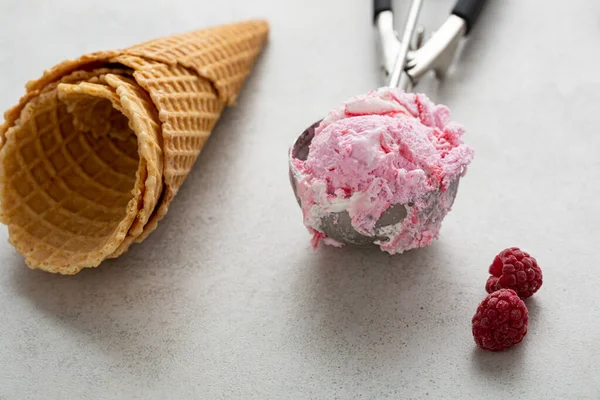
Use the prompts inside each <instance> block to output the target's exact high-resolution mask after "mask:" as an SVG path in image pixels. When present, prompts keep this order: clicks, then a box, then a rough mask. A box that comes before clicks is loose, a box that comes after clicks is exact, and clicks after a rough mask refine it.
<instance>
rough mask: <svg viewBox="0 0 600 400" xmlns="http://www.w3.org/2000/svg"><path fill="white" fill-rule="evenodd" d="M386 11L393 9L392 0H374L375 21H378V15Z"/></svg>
mask: <svg viewBox="0 0 600 400" xmlns="http://www.w3.org/2000/svg"><path fill="white" fill-rule="evenodd" d="M384 11H392V0H373V23H375V22H377V17H378V16H379V14H381V13H382V12H384Z"/></svg>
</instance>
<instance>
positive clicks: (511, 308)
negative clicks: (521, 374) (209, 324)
mask: <svg viewBox="0 0 600 400" xmlns="http://www.w3.org/2000/svg"><path fill="white" fill-rule="evenodd" d="M528 321H529V312H528V311H527V307H525V303H523V300H521V298H520V297H519V296H518V295H517V293H516V292H515V291H514V290H511V289H500V290H497V291H495V292H494V293H492V294H488V296H487V297H486V298H485V299H484V300H483V301H482V302H481V304H479V307H477V312H476V313H475V315H474V316H473V320H472V323H473V337H474V338H475V343H477V345H478V346H479V347H481V348H482V349H485V350H491V351H501V350H504V349H507V348H509V347H511V346H513V345H515V344H517V343H520V342H521V341H522V340H523V338H524V337H525V335H526V334H527V322H528Z"/></svg>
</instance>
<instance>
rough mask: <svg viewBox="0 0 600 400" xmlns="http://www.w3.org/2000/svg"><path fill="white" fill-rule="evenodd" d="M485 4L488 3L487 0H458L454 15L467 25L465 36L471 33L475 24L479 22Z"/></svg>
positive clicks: (453, 10) (453, 11)
mask: <svg viewBox="0 0 600 400" xmlns="http://www.w3.org/2000/svg"><path fill="white" fill-rule="evenodd" d="M485 3H487V0H458V2H457V3H456V5H455V6H454V8H453V9H452V14H454V15H456V16H457V17H460V18H462V19H464V20H465V23H466V24H467V30H466V32H465V35H467V34H468V33H469V32H470V31H471V29H472V28H473V26H474V25H475V22H477V18H479V14H481V10H483V7H484V6H485Z"/></svg>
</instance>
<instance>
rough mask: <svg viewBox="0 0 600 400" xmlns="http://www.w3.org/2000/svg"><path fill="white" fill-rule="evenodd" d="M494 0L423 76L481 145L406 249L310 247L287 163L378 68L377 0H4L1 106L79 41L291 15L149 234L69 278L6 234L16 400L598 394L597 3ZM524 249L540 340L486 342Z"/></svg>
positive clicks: (75, 49) (2, 278) (2, 329)
mask: <svg viewBox="0 0 600 400" xmlns="http://www.w3.org/2000/svg"><path fill="white" fill-rule="evenodd" d="M490 3H492V4H490V7H489V9H488V10H486V13H485V15H484V16H483V17H482V20H481V21H480V22H481V24H480V25H479V26H478V27H477V28H476V30H475V31H474V32H473V36H472V37H471V39H470V40H469V42H468V43H467V44H466V46H464V48H463V51H462V53H461V55H460V59H459V60H458V68H456V69H455V70H454V71H453V73H452V74H451V75H450V77H449V79H448V80H447V81H446V82H445V83H444V84H443V85H437V84H434V83H432V82H429V83H427V82H424V85H423V86H421V87H420V88H419V89H420V90H422V91H426V92H427V93H428V94H429V95H430V96H431V97H432V98H433V99H434V100H436V101H439V102H443V103H446V104H448V105H449V106H450V107H451V108H452V110H453V117H454V118H455V119H457V120H459V121H460V122H462V123H463V124H464V125H466V127H467V128H468V134H467V136H466V139H467V140H468V141H469V143H471V144H472V145H473V146H474V147H476V149H477V151H478V153H477V157H476V160H475V162H474V163H473V165H472V168H471V169H470V171H469V173H468V175H467V177H466V178H465V179H464V180H463V183H462V185H461V188H460V190H459V194H458V200H457V202H456V205H455V208H454V210H453V211H452V213H451V214H450V215H449V216H448V218H447V220H446V221H445V224H444V226H443V229H442V234H441V238H440V240H439V241H438V242H437V243H436V244H435V245H433V246H431V247H429V248H427V249H423V250H419V251H413V252H410V253H407V254H405V255H402V256H395V257H390V256H387V255H385V254H382V253H378V252H376V251H369V250H367V251H365V250H356V249H344V250H336V249H331V248H320V249H319V250H318V251H316V252H313V251H312V250H311V249H310V248H309V245H308V235H307V233H306V232H305V230H304V229H303V227H302V225H301V216H300V211H299V209H298V207H297V204H296V203H295V201H294V199H293V196H292V193H291V190H290V188H289V187H288V181H287V179H288V178H287V170H286V151H287V146H288V144H289V143H290V142H291V141H292V139H293V138H294V136H295V135H296V134H298V133H300V131H302V130H303V129H304V128H305V127H306V126H307V125H308V124H310V123H311V122H312V121H314V120H316V119H317V118H318V117H320V116H321V115H322V114H323V113H324V112H325V111H327V110H329V109H330V108H331V107H333V106H336V105H337V104H338V103H339V102H340V101H342V100H343V99H344V98H346V97H347V96H350V95H353V94H356V93H360V92H363V91H366V90H368V89H369V88H372V87H375V86H377V85H378V83H379V82H378V81H377V64H376V60H375V57H374V47H373V33H372V30H371V27H370V18H371V17H370V13H371V11H370V9H369V5H370V4H369V2H367V1H357V0H354V1H347V0H328V1H323V0H303V1H285V2H284V1H267V0H257V1H244V0H230V1H227V2H225V1H223V2H220V1H219V2H216V1H187V0H172V1H162V2H159V1H154V0H153V1H148V0H144V1H142V0H129V1H122V0H106V1H104V2H101V3H99V4H97V5H92V3H91V2H82V1H76V0H56V1H53V2H46V1H42V0H30V1H21V2H17V1H10V0H9V1H2V2H1V3H0V48H1V49H2V52H1V53H0V73H1V76H2V77H3V78H2V79H1V80H0V109H6V108H7V107H9V106H10V105H12V104H13V103H14V102H15V101H16V100H17V99H18V97H19V96H20V95H21V94H22V93H23V89H22V87H23V84H24V83H25V81H26V80H28V79H31V78H35V77H37V76H39V74H40V73H41V71H42V70H43V69H44V68H47V67H50V66H52V65H54V64H55V63H56V62H58V61H60V60H62V59H63V58H65V57H75V56H77V55H79V54H81V53H83V52H88V51H94V50H99V49H105V48H111V47H122V46H125V45H127V44H132V43H135V42H137V41H140V40H145V39H150V38H152V37H155V36H160V35H164V34H169V33H175V32H179V31H185V30H188V29H193V28H200V27H204V26H208V25H213V24H217V23H221V22H229V21H234V20H237V19H244V18H248V17H255V16H258V17H262V16H264V17H267V18H268V19H269V20H270V21H271V23H272V34H271V40H270V44H269V46H268V48H267V49H266V51H265V52H264V53H263V55H262V57H261V59H260V61H259V63H258V65H257V66H256V69H255V71H254V74H253V75H252V77H251V79H250V80H249V81H248V82H247V85H246V86H245V88H244V91H243V93H242V94H241V96H240V98H239V105H238V107H236V108H232V109H229V110H228V111H227V112H226V114H225V115H224V117H223V119H222V121H221V122H220V123H219V125H218V126H217V128H216V130H215V132H214V135H213V137H212V138H211V139H210V141H209V143H208V145H207V146H206V147H205V150H204V152H203V153H202V155H201V157H200V159H199V160H198V163H197V164H196V167H195V169H194V171H193V173H192V174H191V175H190V177H189V178H188V181H187V182H186V184H185V185H184V187H183V189H182V190H181V192H180V194H179V195H178V197H177V199H176V201H175V202H174V203H173V205H172V208H171V211H170V213H169V215H168V218H167V219H166V220H164V221H163V223H162V224H161V225H160V227H159V229H158V231H156V232H155V233H154V234H153V235H152V236H151V237H150V238H149V239H148V240H147V241H146V242H145V243H144V244H143V245H138V246H135V247H134V248H133V249H132V250H131V251H130V252H129V253H127V254H126V255H125V256H123V257H122V258H120V259H119V260H116V261H110V262H107V263H105V264H104V265H102V266H101V267H100V268H98V269H96V270H87V271H83V272H82V273H80V274H79V275H76V276H74V277H60V276H53V275H49V274H46V273H42V272H39V271H31V270H29V269H27V268H26V267H25V265H24V264H23V262H22V260H21V257H20V256H19V255H18V254H16V253H15V251H14V250H13V248H12V247H11V246H10V245H9V244H8V243H6V237H7V233H6V229H5V228H2V229H1V230H0V243H1V244H0V265H1V266H2V268H1V269H0V399H10V400H12V399H74V398H79V397H81V398H86V399H114V398H127V399H164V398H171V399H192V398H205V399H219V398H244V399H282V398H290V399H308V398H315V399H316V398H320V399H333V398H340V399H348V398H399V399H400V398H401V399H423V398H442V397H444V398H453V399H461V398H466V396H471V397H473V398H487V399H505V398H508V397H506V396H508V395H516V396H517V397H513V398H527V399H551V398H562V399H564V398H568V399H598V398H600V346H599V345H598V338H600V310H599V304H600V291H599V290H598V282H599V281H600V267H599V266H598V258H597V250H596V249H597V248H598V247H597V246H598V243H599V242H600V233H599V231H598V225H599V224H600V213H599V212H598V200H597V198H598V195H600V188H599V186H598V182H599V180H600V157H599V156H600V154H599V152H600V135H599V134H598V129H599V128H598V127H599V126H600V112H599V111H600V75H599V74H598V65H599V64H600V52H599V51H598V49H600V3H598V2H595V1H589V0H571V1H570V2H568V3H564V2H558V1H542V0H536V1H534V0H530V1H521V0H497V1H492V2H490ZM139 6H145V7H146V8H145V9H144V10H136V8H137V7H139ZM399 6H400V4H399ZM450 6H451V1H449V0H443V1H442V0H439V1H433V0H430V1H428V2H426V8H425V9H424V11H423V18H422V21H423V22H424V23H425V24H426V25H427V26H429V27H436V26H437V25H438V24H440V23H441V22H442V21H443V19H444V17H445V15H446V13H447V11H448V10H449V8H450ZM317 10H318V11H317ZM349 57H353V58H356V60H352V61H351V60H349ZM510 245H519V246H522V247H523V248H525V249H526V250H528V251H530V252H532V253H533V254H534V255H535V256H537V258H538V259H539V262H540V263H541V265H542V267H543V268H544V272H545V283H544V287H543V288H542V290H541V291H540V292H539V293H538V294H537V295H536V296H535V298H533V299H531V300H529V301H528V302H527V304H528V307H529V309H530V313H531V323H530V333H529V335H528V336H527V337H526V339H525V341H524V342H523V343H522V344H521V345H520V346H518V347H516V348H514V349H513V350H511V351H508V352H505V353H501V354H490V353H484V352H480V351H477V350H476V349H475V346H474V343H473V341H472V338H471V334H470V318H471V316H472V314H473V313H474V311H475V308H476V306H477V303H478V302H479V301H480V300H481V299H482V298H483V297H484V294H485V293H484V287H483V286H484V283H485V279H486V268H487V265H488V264H489V263H490V262H491V259H492V257H493V256H494V254H495V253H496V252H497V251H499V250H500V249H502V248H503V247H506V246H510Z"/></svg>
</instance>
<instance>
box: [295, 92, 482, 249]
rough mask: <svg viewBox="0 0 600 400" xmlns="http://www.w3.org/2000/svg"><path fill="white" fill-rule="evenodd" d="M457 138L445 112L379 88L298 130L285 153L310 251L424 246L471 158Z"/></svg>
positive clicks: (459, 132) (459, 133)
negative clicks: (328, 247) (330, 247)
mask: <svg viewBox="0 0 600 400" xmlns="http://www.w3.org/2000/svg"><path fill="white" fill-rule="evenodd" d="M463 132H464V130H463V128H462V127H461V126H460V125H458V124H456V123H454V122H452V121H451V120H450V112H449V110H448V108H447V107H445V106H443V105H435V104H433V103H432V102H431V101H430V100H429V99H428V98H427V97H426V96H425V95H423V94H413V93H407V92H405V91H403V90H402V89H398V88H387V87H386V88H380V89H379V90H376V91H371V92H369V93H367V94H364V95H360V96H356V97H353V98H351V99H349V100H348V101H346V102H345V103H344V104H343V105H342V106H341V107H339V108H338V109H335V110H333V111H331V112H330V113H329V115H327V117H326V118H324V119H323V120H322V121H320V122H318V123H316V124H315V125H313V126H312V127H311V128H309V129H307V131H305V132H304V134H303V135H302V136H301V137H300V138H299V139H298V140H297V141H296V143H295V144H294V146H292V149H291V151H290V178H291V182H292V186H293V188H294V192H295V194H296V197H297V199H298V201H299V203H300V205H301V207H302V214H303V220H304V224H305V225H306V227H307V228H308V229H309V231H310V232H311V233H312V235H313V245H314V246H317V245H318V243H319V242H320V241H321V240H323V241H324V242H325V243H326V244H330V245H335V246H341V245H343V244H355V245H366V244H376V245H378V246H380V248H381V249H382V250H384V251H387V252H389V253H390V254H395V253H402V252H404V251H406V250H409V249H413V248H417V247H423V246H426V245H428V244H430V243H431V242H432V241H433V240H434V239H435V238H436V237H437V236H438V232H439V230H440V226H441V223H442V220H443V219H444V217H445V216H446V214H448V212H449V211H450V208H451V207H452V204H453V202H454V199H455V197H456V193H457V189H458V182H459V179H460V178H461V177H462V176H464V174H465V172H466V168H467V165H468V164H469V163H470V162H471V160H472V158H473V150H472V149H471V148H470V147H468V146H467V145H465V144H464V143H463V142H462V139H461V137H462V135H463Z"/></svg>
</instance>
